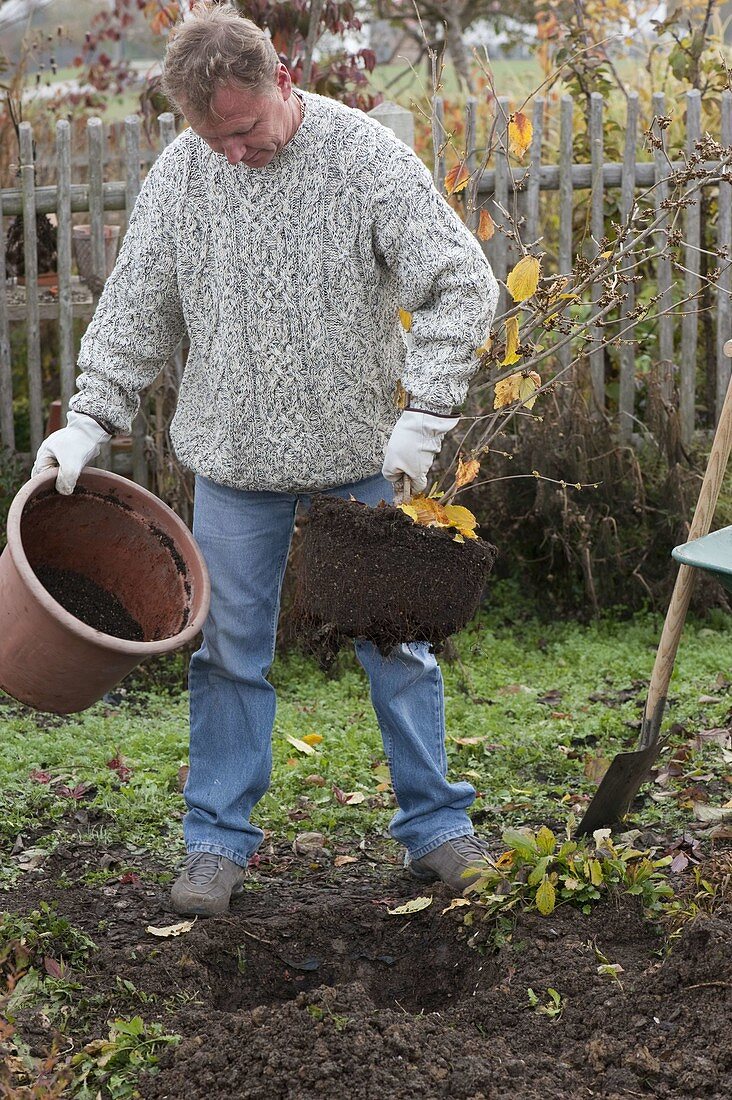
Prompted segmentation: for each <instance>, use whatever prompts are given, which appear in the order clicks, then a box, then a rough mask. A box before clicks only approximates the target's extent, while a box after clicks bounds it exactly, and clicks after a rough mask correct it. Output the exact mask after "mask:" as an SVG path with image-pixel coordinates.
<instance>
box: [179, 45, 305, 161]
mask: <svg viewBox="0 0 732 1100" xmlns="http://www.w3.org/2000/svg"><path fill="white" fill-rule="evenodd" d="M291 97H292V85H291V83H290V74H289V73H288V71H287V69H286V68H285V66H284V65H280V67H279V69H278V71H277V73H276V74H275V80H274V81H273V82H272V90H271V91H269V90H266V91H265V92H261V91H257V92H252V91H251V90H246V89H243V88H240V87H238V86H237V85H235V84H232V85H227V86H226V87H223V88H219V89H218V91H217V92H216V93H215V95H214V97H213V99H212V101H211V112H210V115H209V117H208V118H206V119H204V120H201V121H200V122H199V121H191V120H190V119H189V122H190V125H191V129H192V130H193V131H194V132H195V133H197V134H198V136H199V137H201V138H203V140H204V141H205V142H206V144H207V145H208V146H209V147H210V148H211V149H213V151H214V153H222V154H223V155H224V156H225V157H226V159H227V160H228V162H229V164H245V165H246V166H247V168H263V167H264V166H265V165H266V164H269V162H270V161H271V160H273V159H274V158H275V157H276V156H277V154H278V153H279V152H280V151H281V150H282V148H283V147H284V145H285V144H286V143H287V142H288V141H289V140H290V138H291V137H292V135H293V133H294V131H295V129H297V122H296V120H298V119H299V110H300V108H299V105H298V104H297V103H296V100H294V99H292V98H291ZM294 107H296V108H297V111H296V112H295V111H294Z"/></svg>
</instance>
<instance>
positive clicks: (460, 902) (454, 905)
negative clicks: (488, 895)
mask: <svg viewBox="0 0 732 1100" xmlns="http://www.w3.org/2000/svg"><path fill="white" fill-rule="evenodd" d="M464 905H470V899H469V898H453V899H452V901H451V902H450V904H449V905H446V906H445V908H444V909H443V910H442V913H441V914H440V915H441V916H443V917H444V915H445V913H449V912H450V911H451V910H452V909H460V908H462V906H464Z"/></svg>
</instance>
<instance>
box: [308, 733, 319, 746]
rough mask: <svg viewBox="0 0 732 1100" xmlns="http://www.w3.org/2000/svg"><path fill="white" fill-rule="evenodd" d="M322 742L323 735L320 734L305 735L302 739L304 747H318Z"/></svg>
mask: <svg viewBox="0 0 732 1100" xmlns="http://www.w3.org/2000/svg"><path fill="white" fill-rule="evenodd" d="M322 740H323V735H322V734H320V733H306V734H305V736H304V737H303V741H304V742H305V744H306V745H319V744H320V743H321V742H322Z"/></svg>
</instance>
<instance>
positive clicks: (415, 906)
mask: <svg viewBox="0 0 732 1100" xmlns="http://www.w3.org/2000/svg"><path fill="white" fill-rule="evenodd" d="M430 905H432V898H412V900H411V901H407V902H405V903H404V905H397V907H396V909H387V913H388V914H389V916H390V917H407V916H409V914H410V913H419V912H420V910H422V909H428V908H429V907H430Z"/></svg>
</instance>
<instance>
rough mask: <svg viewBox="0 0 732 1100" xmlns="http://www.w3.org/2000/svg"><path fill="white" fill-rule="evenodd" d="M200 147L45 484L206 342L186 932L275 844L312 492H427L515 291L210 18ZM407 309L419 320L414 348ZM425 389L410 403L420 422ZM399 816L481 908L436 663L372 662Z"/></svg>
mask: <svg viewBox="0 0 732 1100" xmlns="http://www.w3.org/2000/svg"><path fill="white" fill-rule="evenodd" d="M164 86H165V89H166V92H167V94H168V97H169V98H170V99H171V101H172V102H173V103H175V104H177V105H178V106H179V107H180V109H181V111H182V112H183V113H184V114H185V116H186V118H187V120H188V122H189V124H190V129H187V130H185V131H184V132H183V133H182V134H181V135H180V136H179V137H178V138H177V139H176V140H175V141H174V142H173V143H172V144H171V145H170V146H169V147H168V148H167V149H166V150H165V151H164V152H163V153H162V154H161V155H160V157H159V158H158V160H157V161H156V163H155V164H154V165H153V167H152V169H151V171H150V173H149V175H148V177H147V180H146V181H145V184H144V186H143V188H142V190H141V192H140V196H139V199H138V201H137V203H136V206H135V209H134V212H133V213H132V216H131V218H130V223H129V228H128V231H127V235H126V237H125V241H124V245H123V248H122V250H121V253H120V257H119V259H118V261H117V265H116V267H115V270H114V273H113V274H112V276H111V277H110V279H109V280H108V282H107V284H106V286H105V289H104V292H103V294H102V298H101V300H100V303H99V307H98V309H97V311H96V313H95V316H94V318H93V320H92V322H91V324H90V326H89V328H88V330H87V333H86V335H85V337H84V340H83V343H82V349H81V354H80V359H79V366H80V367H81V368H82V373H81V375H80V377H79V379H78V393H77V394H76V395H75V396H74V397H73V398H72V401H71V410H70V412H69V416H68V424H67V427H66V428H63V429H61V430H60V431H59V432H55V433H54V434H53V435H51V436H50V437H49V439H48V440H46V442H45V443H44V444H43V446H42V447H41V449H40V450H39V453H38V457H37V460H36V465H35V467H34V473H38V472H40V471H41V470H44V469H47V468H49V467H50V466H55V465H58V466H59V468H60V469H59V474H58V479H57V487H58V489H59V491H60V492H63V493H70V492H72V491H73V487H74V484H75V481H76V478H77V477H78V475H79V472H80V471H81V469H82V467H83V466H84V465H85V464H86V463H88V462H89V461H91V459H92V458H93V457H94V456H95V455H96V454H97V453H98V449H99V446H100V444H101V443H102V442H104V441H106V440H107V439H108V438H109V437H110V435H112V434H114V433H115V432H127V431H129V429H130V425H131V422H132V419H133V417H134V415H135V413H136V411H137V408H138V403H139V398H138V394H139V391H140V390H142V389H143V388H144V387H145V386H147V385H149V384H150V383H151V382H152V381H153V379H154V378H155V376H156V374H157V373H158V371H159V369H160V368H161V366H162V364H163V363H164V362H165V360H166V359H167V357H168V356H170V355H171V353H172V352H173V351H174V349H175V347H176V345H177V344H178V342H179V341H180V339H181V338H182V336H183V335H184V333H187V335H188V338H189V341H190V351H189V354H188V358H187V363H186V368H185V372H184V376H183V379H182V382H181V385H180V392H179V395H178V403H177V408H176V413H175V416H174V419H173V422H172V425H171V437H172V440H173V445H174V447H175V450H176V453H177V455H178V457H179V458H180V459H181V461H182V462H183V463H184V464H185V465H187V466H188V467H189V468H190V469H191V470H193V471H194V472H195V474H196V494H195V507H194V534H195V536H196V539H197V540H198V543H199V545H200V547H201V550H202V552H203V554H204V557H205V559H206V562H207V565H208V569H209V572H210V575H211V587H212V598H211V611H210V615H209V617H208V620H207V622H206V626H205V629H204V638H203V644H202V646H201V648H200V649H199V650H198V652H197V653H196V654H194V656H193V658H192V660H191V667H190V717H191V746H190V774H189V777H188V782H187V784H186V788H185V791H184V797H185V800H186V804H187V806H188V813H187V815H186V818H185V822H184V834H185V840H186V846H187V849H188V856H187V859H186V863H185V866H184V869H183V872H182V874H181V875H180V877H179V878H178V880H177V881H176V883H175V885H174V887H173V892H172V904H173V907H174V908H175V909H176V910H177V911H178V912H180V913H197V914H213V913H220V912H224V911H225V910H226V909H227V908H228V905H229V900H230V897H231V895H232V894H234V893H237V892H239V891H240V890H241V889H242V882H243V879H244V874H245V869H246V867H247V863H248V860H249V859H250V858H251V857H252V855H253V854H254V852H255V851H256V849H257V847H258V845H259V843H260V842H261V839H262V832H261V830H260V829H258V828H257V827H256V826H255V825H254V824H252V822H251V813H252V810H253V809H254V806H255V805H256V803H257V802H258V801H259V799H260V798H261V797H262V795H263V794H264V792H265V791H266V789H267V787H268V784H269V777H270V767H271V732H272V725H273V722H274V714H275V695H274V690H273V688H272V687H271V685H270V684H269V683H268V681H267V679H266V675H267V672H268V669H269V667H270V664H271V662H272V659H273V656H274V644H275V630H276V623H277V614H278V609H279V596H280V587H281V583H282V577H283V573H284V569H285V565H286V561H287V554H288V549H289V544H290V537H291V534H292V530H293V524H294V517H295V510H296V508H297V506H298V504H299V505H301V506H303V507H305V508H307V507H308V506H309V503H310V500H311V498H312V494H313V493H315V492H327V493H330V494H333V495H337V496H343V497H348V496H350V495H353V496H354V497H356V498H357V499H358V500H361V501H363V502H365V503H366V504H370V505H376V504H377V503H378V502H379V501H380V500H382V499H389V500H391V499H393V492H394V489H393V486H394V484H396V483H398V482H400V481H401V479H402V478H403V476H404V475H405V474H406V475H407V476H408V477H409V478H410V479H411V481H412V484H413V486H414V488H415V490H416V491H419V490H421V489H423V488H424V487H425V486H426V484H427V473H428V471H429V468H430V465H431V464H432V461H433V459H434V456H435V455H436V454H437V452H438V451H439V450H440V447H441V444H442V439H443V436H444V434H445V432H447V431H448V430H450V429H451V428H453V427H455V425H456V424H457V422H458V419H457V417H455V416H453V411H452V410H453V406H455V405H457V404H459V403H460V402H461V401H462V400H463V398H464V396H465V393H466V390H467V385H468V381H469V378H470V376H471V374H472V372H473V371H474V369H475V367H476V366H477V360H476V359H475V356H474V349H476V348H477V347H479V346H480V345H481V344H482V343H483V341H484V340H485V338H486V336H487V334H488V332H489V329H490V322H491V319H492V316H493V312H494V309H495V303H496V297H497V286H496V282H495V279H494V278H493V275H492V273H491V271H490V268H489V266H488V264H487V263H486V261H485V259H484V257H483V254H482V252H481V250H480V248H479V246H478V244H477V243H476V241H475V240H474V239H473V237H472V236H471V234H470V233H469V232H468V230H467V229H466V228H465V227H464V226H463V224H462V222H461V221H460V219H459V218H458V217H457V215H456V214H455V213H454V211H452V210H451V208H450V207H449V206H448V204H447V203H446V202H445V201H444V200H443V199H442V198H441V197H440V196H439V195H438V194H437V192H436V191H435V189H434V187H433V185H432V181H431V179H430V176H429V174H428V172H427V171H426V169H425V168H424V167H423V166H422V164H421V163H420V161H419V160H418V158H417V157H416V156H415V155H414V154H413V153H412V152H411V150H409V149H408V148H407V147H406V146H405V145H404V144H403V143H402V142H400V141H398V140H397V139H396V138H395V137H394V135H393V134H392V133H391V132H390V131H389V130H387V129H385V128H384V127H382V126H380V125H379V124H378V123H377V122H375V121H373V120H372V119H369V118H368V117H367V116H365V115H363V114H362V113H361V112H359V111H354V110H352V109H350V108H348V107H345V106H343V105H342V104H340V103H337V102H334V101H332V100H329V99H326V98H323V97H321V96H317V95H312V94H309V93H303V92H296V91H295V90H294V89H293V87H292V84H291V81H290V77H289V73H288V71H287V69H286V68H285V66H284V65H282V64H280V62H279V60H278V57H277V55H276V53H275V51H274V49H273V47H272V44H271V42H270V41H269V39H268V37H267V36H266V35H265V34H264V33H263V32H262V31H260V30H259V29H258V28H257V27H256V26H255V25H254V24H253V23H250V22H249V21H248V20H245V19H242V18H241V17H240V16H239V15H238V13H237V12H236V10H235V9H234V8H233V7H230V6H228V5H221V6H201V7H199V8H197V9H194V11H193V13H192V16H191V17H189V18H188V19H187V20H186V21H185V22H184V23H183V24H182V25H181V26H180V27H178V28H177V29H176V31H175V32H174V33H173V34H172V35H171V38H170V42H169V45H168V50H167V53H166V60H165V72H164ZM398 307H401V308H403V309H406V310H409V311H411V313H412V318H413V320H412V327H411V333H410V334H409V336H408V337H407V342H406V347H405V339H404V337H403V334H402V330H401V328H400V324H399V320H398ZM400 378H401V381H402V384H403V386H404V388H405V389H406V391H407V392H408V394H409V395H410V403H409V405H408V407H407V409H405V411H403V412H402V413H401V415H400V414H399V410H398V408H397V406H396V402H395V386H396V382H397V380H398V379H400ZM356 652H357V655H358V658H359V660H360V662H361V664H362V665H363V667H364V668H365V669H366V671H367V673H368V675H369V678H370V682H371V695H372V700H373V704H374V707H375V710H376V714H377V717H378V720H379V725H380V728H381V732H382V735H383V740H384V747H385V751H386V755H387V757H388V760H389V764H390V767H391V773H392V779H393V785H394V791H395V795H396V799H397V802H398V805H399V809H398V812H397V813H396V815H395V817H394V819H393V821H392V823H391V827H390V829H391V834H392V836H393V837H394V838H395V839H396V840H398V841H399V842H400V843H401V844H403V845H404V847H405V848H406V851H407V855H406V861H407V865H408V866H409V868H410V870H411V871H412V873H413V874H414V875H415V876H416V877H418V878H420V879H435V878H442V879H444V880H445V881H446V882H448V883H450V885H451V886H453V887H454V888H455V889H456V890H458V891H462V890H463V889H464V888H465V886H466V885H467V884H468V882H469V881H470V878H469V877H464V872H465V871H466V869H467V868H469V867H471V866H475V865H476V863H477V864H479V863H480V861H481V859H483V858H484V857H485V854H486V846H485V844H484V843H483V842H482V841H480V840H478V839H477V838H476V837H475V836H474V835H473V830H472V826H471V822H470V818H469V816H468V814H467V808H468V806H469V805H470V804H471V803H472V801H473V799H474V797H475V791H474V790H473V788H472V787H471V786H470V784H468V783H464V782H462V783H450V782H448V780H447V778H446V770H447V760H446V755H445V731H444V709H443V696H442V679H441V675H440V670H439V667H438V665H437V662H436V661H435V658H434V657H433V656H432V655H431V654H430V653H429V651H428V647H427V646H426V645H424V644H417V643H415V644H410V645H403V646H399V647H397V648H395V649H394V650H393V652H392V653H391V654H390V655H389V656H387V657H384V656H382V655H381V654H380V653H379V652H378V650H377V649H376V648H375V647H374V646H372V645H371V644H368V643H365V642H357V643H356Z"/></svg>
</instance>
